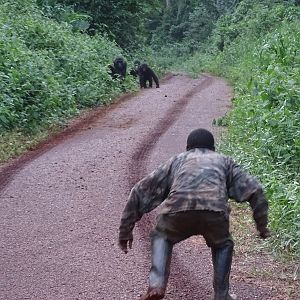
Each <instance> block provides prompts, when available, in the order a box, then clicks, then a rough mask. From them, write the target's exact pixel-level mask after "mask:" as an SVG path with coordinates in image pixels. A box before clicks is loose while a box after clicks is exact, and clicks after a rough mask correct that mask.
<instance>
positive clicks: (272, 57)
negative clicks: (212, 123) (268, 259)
mask: <svg viewBox="0 0 300 300" xmlns="http://www.w3.org/2000/svg"><path fill="white" fill-rule="evenodd" d="M259 7H261V6H260V4H259V5H258V6H255V7H254V8H253V9H254V11H256V12H258V11H259V10H258V8H259ZM278 12H280V15H282V16H285V17H283V18H282V19H281V22H280V23H278V21H277V20H276V21H275V19H276V18H277V17H278ZM291 13H292V15H293V17H292V18H290V17H289V16H290V14H291ZM261 18H263V19H265V18H266V15H265V14H264V13H263V12H262V11H261V14H254V13H253V10H251V13H250V14H249V15H246V16H244V17H243V18H242V20H240V22H237V24H236V26H237V27H239V30H238V32H240V31H242V32H243V31H244V32H245V31H248V30H250V31H249V32H248V34H247V35H244V36H243V38H242V37H241V36H235V37H234V38H232V35H231V33H230V32H232V31H231V30H230V31H228V33H229V36H227V37H226V39H230V43H227V45H225V47H224V49H223V51H220V50H219V52H217V51H215V50H214V51H215V52H214V53H217V55H216V56H214V57H213V59H212V58H210V63H212V65H208V64H207V61H204V62H203V63H204V66H202V67H204V68H205V66H206V69H209V70H211V71H216V70H217V72H218V74H222V75H225V76H227V77H228V78H230V79H231V80H232V81H233V82H235V85H236V95H235V98H234V99H233V105H234V109H233V110H232V111H231V113H230V114H229V118H227V119H226V121H227V123H228V134H227V136H226V138H225V139H224V140H223V144H222V146H221V148H222V151H223V152H225V153H227V154H230V155H233V156H234V157H235V158H236V159H238V160H239V161H240V163H242V164H243V165H244V166H245V167H247V168H248V169H249V170H250V171H251V173H254V174H256V175H257V176H258V177H259V179H260V180H261V181H262V182H263V183H264V185H265V188H266V191H267V196H268V198H269V200H270V204H271V205H270V206H271V207H270V221H271V226H272V229H273V231H274V233H275V235H274V238H273V239H271V241H270V243H271V244H272V245H273V246H274V248H273V249H275V250H280V251H282V250H286V251H287V252H289V253H293V254H294V255H296V256H297V255H298V256H299V255H300V242H299V241H300V221H299V220H300V219H299V216H300V187H299V182H300V177H299V174H300V172H299V170H300V122H299V120H300V102H299V99H300V88H299V86H300V52H299V49H300V33H299V20H300V18H299V9H298V8H294V7H285V6H283V5H275V6H273V7H272V9H269V10H268V20H264V21H266V22H268V24H269V25H270V26H265V27H264V28H265V32H263V31H262V29H261V28H260V29H257V27H258V24H260V21H262V20H261ZM233 19H234V18H233ZM245 20H247V21H245ZM272 22H274V28H273V29H272V28H271V27H272V26H271V24H272ZM248 24H249V26H248ZM253 24H256V25H253ZM252 25H253V30H252V31H251V26H252ZM199 56H200V57H203V54H202V55H199Z"/></svg>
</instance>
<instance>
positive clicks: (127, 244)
mask: <svg viewBox="0 0 300 300" xmlns="http://www.w3.org/2000/svg"><path fill="white" fill-rule="evenodd" d="M132 241H133V240H132V239H130V240H119V247H120V249H121V250H122V251H123V252H124V253H125V254H127V253H128V247H129V249H132Z"/></svg>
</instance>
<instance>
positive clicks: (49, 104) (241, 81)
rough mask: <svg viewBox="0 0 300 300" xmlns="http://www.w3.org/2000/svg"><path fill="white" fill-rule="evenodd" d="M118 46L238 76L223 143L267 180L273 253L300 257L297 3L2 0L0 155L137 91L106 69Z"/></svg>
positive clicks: (152, 60) (177, 65)
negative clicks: (78, 115)
mask: <svg viewBox="0 0 300 300" xmlns="http://www.w3.org/2000/svg"><path fill="white" fill-rule="evenodd" d="M118 55H122V56H123V57H124V58H125V59H126V60H127V62H128V67H129V68H130V67H131V66H132V65H133V61H134V60H135V59H139V60H141V61H146V62H148V63H149V64H150V65H151V66H152V67H153V68H154V69H155V70H156V72H157V73H158V74H159V75H160V76H161V75H162V74H164V73H165V72H167V71H170V70H181V71H182V70H184V71H186V72H188V73H190V74H191V75H193V76H197V75H198V74H200V73H201V72H203V71H206V72H211V73H213V74H216V75H220V76H223V77H225V78H227V79H228V80H229V81H230V82H231V83H232V85H233V86H234V87H235V97H234V99H233V109H232V111H231V112H230V113H229V114H228V115H226V116H224V118H222V119H219V120H216V121H215V123H216V125H219V126H227V127H228V130H227V134H226V136H224V138H223V140H222V142H221V144H220V145H219V149H220V150H221V151H222V152H224V153H226V154H229V155H231V156H234V157H235V158H236V159H237V160H238V161H239V162H240V163H241V164H243V165H244V166H245V167H247V168H248V169H249V170H250V171H251V172H252V173H254V174H255V175H256V176H257V177H258V178H259V179H260V180H261V181H262V182H263V184H264V186H265V188H266V191H267V196H268V198H269V199H270V204H271V216H270V221H271V227H272V230H273V232H274V235H273V238H272V239H271V240H270V241H269V243H270V244H271V245H272V246H273V249H274V251H277V252H281V253H285V254H289V255H292V256H293V257H299V256H300V188H299V181H300V175H299V174H300V172H299V171H300V110H299V109H300V1H299V0H290V1H289V0H286V1H284V0H264V1H263V0H228V1H225V0H205V1H204V0H197V1H192V0H191V1H188V0H166V1H160V0H154V1H143V0H140V1H137V0H122V1H116V0H112V1H104V0H93V1H91V0H85V1H73V0H22V1H21V0H14V1H12V0H11V1H10V0H6V1H5V0H0V77H1V79H0V138H1V143H0V161H1V162H5V161H7V160H8V159H10V158H11V157H14V156H16V155H18V154H20V153H22V152H24V151H26V149H28V148H30V147H32V145H34V144H36V143H38V142H39V141H40V140H42V139H44V138H45V137H47V136H48V135H49V134H50V133H52V132H53V131H56V130H59V129H60V128H61V127H63V126H64V124H65V123H66V120H68V119H69V118H70V117H72V116H75V115H77V114H79V113H80V112H81V111H82V110H84V109H88V108H93V107H95V106H98V105H107V104H109V103H110V102H112V101H113V99H115V98H116V96H117V95H120V94H122V93H124V92H129V91H133V90H136V89H137V84H136V82H135V79H134V78H133V77H131V76H127V77H126V79H125V81H124V82H123V83H122V84H120V83H119V82H118V81H117V80H112V79H111V77H110V76H109V74H108V65H109V64H110V63H111V62H112V60H113V59H114V58H115V57H116V56H118Z"/></svg>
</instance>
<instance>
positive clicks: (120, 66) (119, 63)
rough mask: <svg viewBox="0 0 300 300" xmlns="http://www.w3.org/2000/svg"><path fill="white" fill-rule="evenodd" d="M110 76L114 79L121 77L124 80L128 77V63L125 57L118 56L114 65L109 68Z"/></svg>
mask: <svg viewBox="0 0 300 300" xmlns="http://www.w3.org/2000/svg"><path fill="white" fill-rule="evenodd" d="M108 68H109V70H110V71H109V74H110V75H111V77H112V78H113V79H116V78H118V77H120V78H121V79H124V78H125V77H126V70H127V62H126V61H125V60H124V58H123V57H121V56H118V57H117V58H116V59H115V60H114V62H113V64H111V65H109V66H108Z"/></svg>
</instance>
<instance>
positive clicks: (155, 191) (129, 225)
mask: <svg viewBox="0 0 300 300" xmlns="http://www.w3.org/2000/svg"><path fill="white" fill-rule="evenodd" d="M171 164H172V160H171V159H170V160H169V161H168V162H167V163H166V164H163V165H160V166H159V167H158V168H157V169H156V170H155V171H153V172H152V173H151V174H149V175H148V176H146V177H145V178H143V179H142V180H141V181H139V182H138V183H137V184H135V186H134V187H133V188H132V190H131V193H130V195H129V199H128V202H127V204H126V206H125V209H124V211H123V214H122V217H121V224H120V227H119V240H129V239H132V230H133V228H134V226H135V223H136V222H137V221H139V220H140V219H141V218H142V216H143V214H145V213H148V212H150V211H152V210H153V209H155V208H156V207H157V206H158V205H159V204H161V203H162V202H163V201H164V200H165V198H166V197H167V196H168V194H169V191H170V185H171V184H170V176H169V175H170V168H171Z"/></svg>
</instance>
